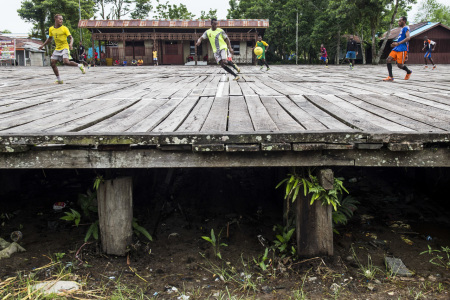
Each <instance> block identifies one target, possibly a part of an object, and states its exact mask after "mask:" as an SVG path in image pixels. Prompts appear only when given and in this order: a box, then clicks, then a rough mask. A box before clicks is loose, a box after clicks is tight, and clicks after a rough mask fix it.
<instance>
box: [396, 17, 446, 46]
mask: <svg viewBox="0 0 450 300" xmlns="http://www.w3.org/2000/svg"><path fill="white" fill-rule="evenodd" d="M437 24H439V22H428V23H427V24H425V25H424V26H420V27H419V28H415V29H412V28H411V27H410V28H409V29H410V30H411V32H410V34H409V36H410V37H411V38H412V37H414V36H415V35H419V34H421V33H422V32H424V31H427V30H428V29H430V28H432V27H434V26H436V25H437ZM399 33H400V32H399ZM397 40H398V36H397V38H395V39H394V40H393V41H394V42H396V41H397Z"/></svg>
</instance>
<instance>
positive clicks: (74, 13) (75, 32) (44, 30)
mask: <svg viewBox="0 0 450 300" xmlns="http://www.w3.org/2000/svg"><path fill="white" fill-rule="evenodd" d="M80 4H81V18H83V19H90V18H92V17H93V16H94V12H95V2H94V0H83V1H81V2H80ZM17 12H18V15H19V17H20V18H22V19H23V20H24V21H26V22H29V23H32V24H33V28H32V30H31V32H30V36H31V37H36V38H40V39H41V40H42V41H45V40H46V39H47V35H48V30H49V28H50V27H51V26H53V25H54V23H55V22H54V15H55V14H61V15H62V16H63V18H64V23H63V25H65V26H67V28H68V29H69V31H70V33H71V34H72V36H73V38H74V47H75V46H76V45H77V44H78V41H80V40H81V39H82V40H83V41H89V40H90V37H91V33H90V32H89V31H88V30H87V29H82V30H81V35H82V36H80V29H79V28H78V21H79V6H78V0H23V1H22V3H21V6H20V8H19V9H18V10H17ZM86 45H87V44H86Z"/></svg>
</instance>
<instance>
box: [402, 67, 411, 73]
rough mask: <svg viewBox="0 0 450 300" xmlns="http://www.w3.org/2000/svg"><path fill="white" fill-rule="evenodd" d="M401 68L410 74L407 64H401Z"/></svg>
mask: <svg viewBox="0 0 450 300" xmlns="http://www.w3.org/2000/svg"><path fill="white" fill-rule="evenodd" d="M402 70H405V71H406V73H407V74H411V70H410V69H408V67H407V66H403V68H402Z"/></svg>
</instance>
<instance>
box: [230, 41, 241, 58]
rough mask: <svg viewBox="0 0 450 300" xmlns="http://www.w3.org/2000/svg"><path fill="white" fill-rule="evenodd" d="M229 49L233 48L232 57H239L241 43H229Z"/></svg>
mask: <svg viewBox="0 0 450 300" xmlns="http://www.w3.org/2000/svg"><path fill="white" fill-rule="evenodd" d="M231 47H232V48H233V51H234V55H240V54H241V43H240V42H239V41H238V42H231Z"/></svg>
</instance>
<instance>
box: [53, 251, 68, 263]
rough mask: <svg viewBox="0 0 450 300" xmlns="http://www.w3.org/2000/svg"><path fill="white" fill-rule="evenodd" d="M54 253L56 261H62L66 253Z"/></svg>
mask: <svg viewBox="0 0 450 300" xmlns="http://www.w3.org/2000/svg"><path fill="white" fill-rule="evenodd" d="M53 255H54V256H55V258H56V261H57V262H60V261H61V260H62V259H63V257H64V256H65V255H66V254H65V253H62V252H58V253H53Z"/></svg>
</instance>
